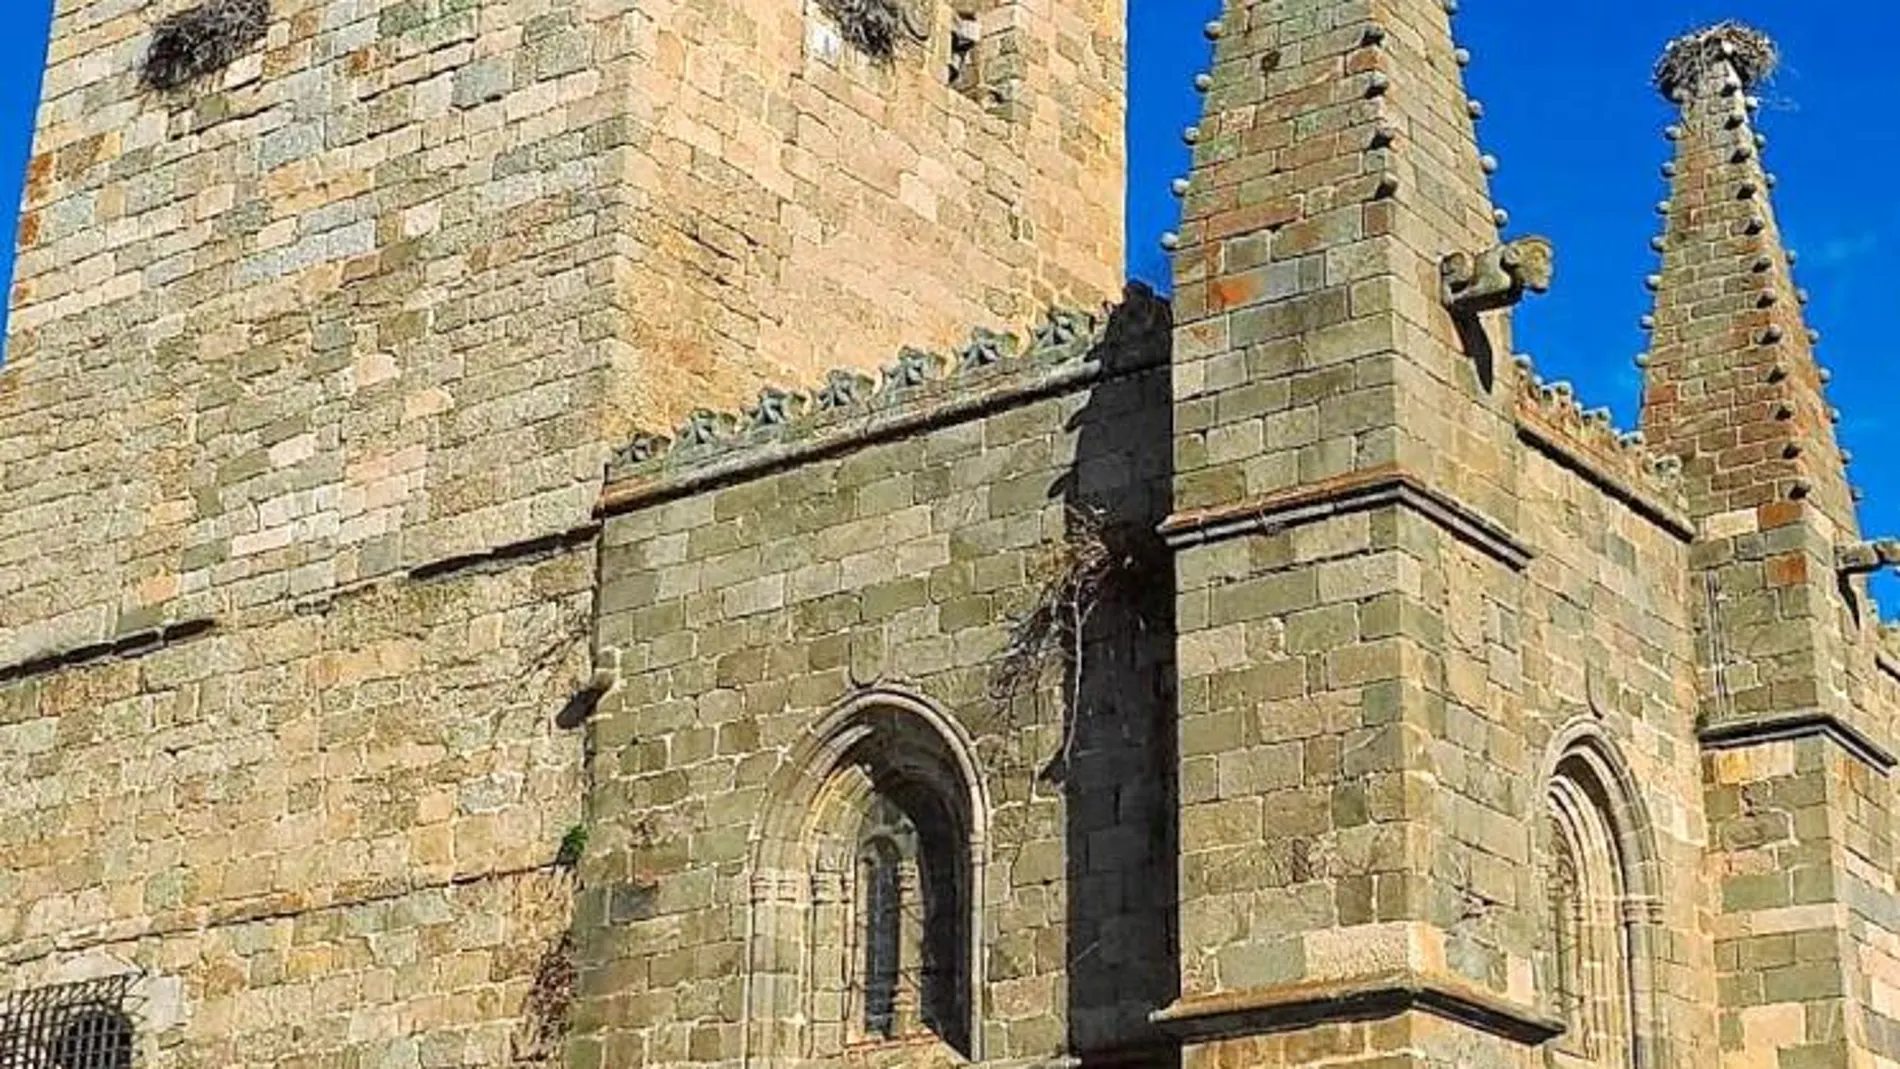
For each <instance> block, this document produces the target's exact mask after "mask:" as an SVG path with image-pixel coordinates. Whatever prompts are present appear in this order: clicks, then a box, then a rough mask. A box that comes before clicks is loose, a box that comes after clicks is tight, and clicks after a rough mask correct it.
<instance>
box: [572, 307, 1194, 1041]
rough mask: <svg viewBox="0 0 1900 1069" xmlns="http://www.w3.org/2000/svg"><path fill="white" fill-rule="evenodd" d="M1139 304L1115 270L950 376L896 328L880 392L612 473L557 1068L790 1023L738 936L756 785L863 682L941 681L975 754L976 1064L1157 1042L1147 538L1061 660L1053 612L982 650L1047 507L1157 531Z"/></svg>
mask: <svg viewBox="0 0 1900 1069" xmlns="http://www.w3.org/2000/svg"><path fill="white" fill-rule="evenodd" d="M1162 312H1163V310H1162V309H1160V308H1158V307H1156V306H1155V305H1154V303H1153V301H1152V298H1141V297H1137V298H1136V299H1134V300H1133V301H1131V302H1130V304H1128V305H1125V306H1124V307H1123V309H1122V310H1121V311H1120V312H1118V313H1117V315H1116V319H1115V320H1114V323H1113V325H1103V326H1101V327H1097V326H1092V325H1091V324H1090V323H1089V322H1088V321H1087V320H1084V319H1081V318H1078V317H1074V316H1066V315H1065V316H1063V317H1060V318H1059V319H1057V320H1054V321H1052V322H1050V323H1049V324H1046V325H1045V327H1044V328H1043V329H1042V330H1041V331H1039V332H1038V335H1039V337H1038V340H1037V341H1035V342H1033V343H1031V346H1032V350H1031V352H1030V353H1029V354H1028V355H1026V356H1022V357H1013V356H1001V358H1000V359H998V360H997V361H996V362H994V363H990V362H988V360H989V356H988V355H986V354H991V353H996V354H1000V353H1001V352H1005V351H1007V348H1008V347H1007V346H1006V345H1002V344H1000V343H998V345H997V347H996V348H991V349H986V348H984V347H982V346H975V347H972V348H971V349H970V350H967V351H966V352H965V353H964V354H963V356H962V357H961V362H962V365H963V370H961V371H955V372H953V371H952V370H950V368H949V366H948V365H947V363H937V362H932V361H928V360H922V358H921V356H920V357H918V359H919V360H920V361H921V362H919V363H915V364H913V365H911V366H913V367H915V368H916V369H917V370H918V372H919V377H918V378H917V379H916V380H910V379H906V378H901V377H897V378H895V379H894V381H892V380H887V386H886V389H885V390H884V391H882V392H880V393H879V394H878V395H877V396H876V397H871V396H870V390H871V384H870V383H868V382H863V383H858V384H856V385H855V388H856V389H861V390H862V391H863V393H862V394H860V396H859V398H858V400H857V401H856V402H849V401H847V400H845V398H843V397H842V396H840V395H839V393H838V392H837V387H838V386H839V384H838V383H836V382H835V381H834V383H833V387H834V389H833V390H832V391H829V392H827V393H826V394H825V395H823V397H824V399H823V400H822V401H814V402H813V408H812V411H811V413H810V414H809V415H805V416H800V417H798V418H796V419H794V420H792V421H791V422H789V423H784V424H775V425H767V426H763V427H759V428H757V429H754V430H752V431H750V432H732V433H734V434H735V435H736V436H735V437H733V438H731V439H724V440H714V441H711V442H706V443H691V442H689V443H682V444H678V445H675V446H674V447H673V449H672V450H671V451H669V452H667V453H665V454H663V455H661V456H658V457H655V458H652V459H647V460H644V461H638V462H633V463H629V464H627V465H625V466H623V467H620V468H618V469H617V470H616V473H615V474H614V476H613V478H612V482H611V486H610V489H609V491H608V496H607V499H606V500H607V505H606V508H607V509H608V511H609V513H610V518H609V519H608V520H607V521H606V527H605V530H604V532H603V537H602V545H603V549H602V571H601V618H600V633H599V639H598V641H599V643H600V645H601V646H602V648H603V649H606V648H612V649H616V650H618V651H619V654H618V655H619V657H620V663H621V665H622V670H623V673H624V680H625V681H624V684H623V686H622V688H621V689H620V690H618V691H616V692H614V693H613V694H611V695H610V696H609V697H608V698H607V699H606V701H605V702H604V703H603V705H602V710H601V712H600V714H599V716H598V717H597V719H596V720H595V722H594V723H593V724H592V726H591V727H590V729H589V730H590V750H591V753H592V755H593V757H592V762H591V768H592V775H593V781H594V787H593V794H592V806H593V811H592V819H593V821H594V822H595V823H594V826H593V829H592V835H593V839H592V842H593V843H594V844H595V846H594V847H593V848H590V855H589V860H588V862H587V863H586V864H585V865H584V866H583V875H584V877H585V880H586V883H587V888H588V890H587V894H586V896H585V898H584V901H583V904H582V913H581V916H582V923H581V930H582V931H583V932H584V933H585V935H584V938H585V939H586V940H587V941H588V942H587V943H586V944H585V945H584V946H583V947H582V952H583V955H582V960H583V972H582V978H581V982H582V1003H581V1007H580V1009H579V1010H578V1013H579V1024H580V1028H581V1030H582V1035H583V1039H582V1041H581V1043H580V1045H579V1046H578V1047H577V1048H576V1058H577V1064H585V1065H594V1064H603V1065H621V1064H636V1063H638V1064H648V1065H672V1064H681V1063H684V1062H688V1061H691V1062H695V1063H711V1064H739V1063H740V1061H741V1059H742V1058H745V1057H749V1058H751V1059H752V1061H753V1062H754V1063H756V1064H791V1063H792V1060H794V1059H795V1057H796V1054H797V1050H795V1049H794V1050H788V1049H786V1047H787V1045H788V1044H789V1045H791V1046H793V1047H796V1046H797V1044H798V1043H799V1042H800V1041H799V1040H795V1039H794V1040H784V1041H781V1040H780V1038H779V1037H778V1036H777V1035H776V1034H775V1030H782V1029H783V1028H784V1027H785V1026H786V1025H787V1024H789V1023H790V1022H791V1020H792V1019H793V1018H794V1017H795V1016H796V1014H797V1010H798V1007H799V1005H800V1004H799V1003H798V1002H797V997H798V995H797V993H796V992H795V991H792V990H789V989H788V990H785V991H784V994H783V997H782V998H781V999H779V1000H776V1001H775V1000H774V998H773V997H772V996H771V995H770V994H769V992H770V991H774V990H778V989H777V988H773V987H771V986H770V985H769V984H768V981H770V980H772V977H770V976H764V975H761V964H760V963H761V962H763V961H764V960H766V957H768V956H772V955H773V954H774V953H775V952H774V951H773V950H772V949H771V948H770V946H765V947H761V946H758V945H755V940H756V939H759V938H765V939H768V940H769V939H770V938H771V936H770V934H769V931H768V930H767V929H764V928H762V927H760V925H761V921H760V915H761V912H762V910H764V909H765V908H766V906H765V905H763V904H762V903H764V902H765V901H766V898H762V897H761V896H766V897H769V892H768V889H766V888H764V887H762V885H761V877H762V873H761V871H760V863H759V856H760V855H759V853H758V851H759V849H760V843H761V840H762V837H767V833H768V829H769V828H770V827H771V826H772V824H773V822H774V821H775V820H777V821H784V822H787V823H789V824H791V825H799V824H800V823H801V822H803V821H805V820H808V819H810V818H809V817H807V816H806V815H804V814H802V813H798V812H794V813H790V814H780V815H778V816H775V815H774V814H775V813H778V811H780V810H782V809H784V807H785V805H786V797H787V795H786V792H788V791H790V792H796V791H797V790H799V789H801V788H800V784H799V781H798V776H797V773H798V772H799V771H800V770H801V766H800V764H799V758H798V755H799V753H800V751H801V750H802V749H804V748H806V747H808V746H809V744H810V741H811V739H812V738H813V736H814V735H815V734H818V733H821V732H822V727H823V725H824V724H825V723H826V722H827V715H828V714H829V713H831V712H832V711H833V710H836V709H838V708H839V707H840V706H841V705H843V704H845V703H848V702H849V701H851V700H852V699H854V698H855V699H860V700H862V699H864V698H865V696H866V695H870V696H872V698H873V700H874V701H875V700H880V699H876V697H875V696H876V695H880V694H888V695H892V697H890V698H889V699H888V701H890V702H892V703H897V704H908V703H911V702H913V701H915V702H922V703H927V704H928V705H930V706H932V707H935V708H936V709H938V710H941V711H942V713H943V715H945V716H947V717H949V718H951V719H952V720H953V721H954V723H955V725H957V727H956V731H957V732H958V733H960V734H967V736H968V737H969V738H970V739H971V740H972V743H973V754H974V760H975V763H976V765H977V766H978V767H979V768H980V780H981V782H980V784H978V785H977V787H978V790H979V793H980V794H982V795H984V796H986V797H987V799H988V805H989V808H990V814H989V819H988V820H987V821H986V822H983V823H984V826H982V827H979V828H976V829H974V834H975V836H976V837H977V838H978V839H980V841H981V842H982V843H983V844H985V848H984V854H985V855H986V856H985V857H984V858H983V859H982V860H983V864H982V865H981V870H982V871H983V872H984V873H986V876H985V878H984V880H983V882H982V885H981V886H980V887H979V888H977V889H976V890H975V894H976V896H977V904H978V905H980V913H979V917H980V923H979V938H978V945H979V947H980V949H979V951H978V954H979V956H980V959H981V968H980V969H978V970H977V972H978V975H979V976H982V977H985V978H986V979H985V980H983V981H982V982H981V983H980V984H979V986H980V988H981V990H980V991H979V993H978V1002H979V1008H978V1011H977V1015H976V1016H977V1040H976V1047H977V1049H978V1052H979V1054H980V1057H981V1059H983V1060H985V1061H989V1062H997V1063H1006V1064H1025V1063H1031V1062H1034V1061H1035V1060H1037V1059H1052V1058H1058V1057H1059V1056H1061V1055H1063V1054H1064V1053H1066V1052H1072V1051H1078V1050H1096V1051H1101V1050H1120V1051H1122V1052H1124V1053H1127V1052H1129V1051H1131V1050H1132V1051H1136V1052H1139V1051H1140V1050H1141V1049H1142V1048H1143V1047H1144V1045H1145V1044H1147V1043H1149V1042H1151V1041H1152V1039H1153V1037H1152V1035H1151V1033H1150V1030H1149V1029H1148V1028H1147V1026H1146V1021H1145V1014H1146V1013H1147V1011H1148V1010H1150V1009H1152V1008H1153V1007H1154V1006H1157V1005H1160V1004H1163V1003H1165V1002H1166V1001H1167V1000H1168V998H1169V997H1170V996H1171V987H1172V984H1173V967H1172V961H1173V944H1172V927H1173V926H1172V924H1171V917H1170V915H1171V912H1172V904H1171V903H1172V890H1171V885H1172V879H1171V877H1170V875H1169V873H1170V872H1171V870H1172V859H1173V857H1174V845H1173V842H1172V838H1171V831H1170V830H1169V829H1170V828H1171V824H1172V810H1173V804H1174V803H1173V799H1172V797H1171V794H1172V786H1171V785H1172V782H1173V776H1172V756H1171V745H1170V740H1171V730H1170V729H1169V723H1170V711H1171V706H1172V694H1171V689H1170V680H1171V676H1172V671H1171V664H1170V662H1171V655H1172V628H1171V625H1170V622H1169V621H1170V613H1169V611H1168V596H1167V595H1168V586H1169V584H1168V582H1167V572H1166V565H1165V563H1164V562H1159V563H1158V562H1157V561H1156V559H1155V558H1153V557H1152V556H1142V555H1140V553H1139V551H1138V550H1137V549H1134V548H1131V549H1130V550H1129V552H1130V553H1131V554H1135V555H1137V556H1139V557H1140V561H1139V563H1137V564H1134V565H1131V567H1132V568H1135V569H1137V570H1138V571H1139V574H1136V575H1134V576H1132V578H1133V579H1134V580H1135V581H1134V582H1132V583H1130V582H1129V579H1130V578H1131V577H1130V576H1126V575H1124V576H1121V577H1120V579H1119V580H1118V582H1119V583H1120V584H1121V591H1120V592H1119V593H1111V594H1109V595H1105V596H1104V597H1103V599H1102V600H1101V602H1100V604H1101V606H1102V607H1101V608H1100V610H1099V611H1098V612H1097V613H1096V614H1094V615H1092V616H1091V617H1089V618H1088V619H1087V621H1086V624H1085V628H1084V631H1083V633H1082V652H1081V673H1080V675H1079V676H1077V675H1075V674H1074V671H1073V669H1072V668H1069V667H1065V666H1066V665H1068V664H1070V660H1071V656H1072V653H1071V651H1072V649H1073V647H1072V646H1070V645H1069V642H1068V641H1066V640H1064V635H1065V634H1068V636H1069V637H1070V638H1072V637H1073V636H1072V633H1065V632H1062V631H1061V630H1060V624H1059V622H1058V623H1057V627H1058V631H1057V632H1056V633H1055V634H1053V635H1051V636H1050V637H1052V638H1056V639H1057V641H1055V642H1053V643H1051V644H1049V645H1046V646H1041V645H1037V646H1032V653H1031V654H1030V655H1029V656H1026V657H1023V656H1019V657H1011V655H1010V654H1009V652H1008V651H1009V649H1010V648H1011V644H1012V636H1015V635H1021V634H1025V633H1029V632H1024V631H1023V630H1021V629H1022V628H1023V627H1024V626H1025V624H1026V623H1027V624H1028V625H1029V626H1030V627H1032V628H1033V627H1034V626H1035V621H1036V620H1037V608H1038V605H1039V604H1040V603H1041V602H1040V601H1039V598H1040V596H1041V593H1042V591H1043V589H1044V586H1043V584H1045V583H1047V582H1049V581H1050V580H1051V579H1052V578H1054V577H1055V576H1057V575H1059V574H1061V565H1060V561H1061V560H1062V558H1063V551H1062V547H1063V546H1064V545H1065V543H1067V542H1068V541H1069V540H1070V539H1071V538H1072V537H1075V536H1077V535H1078V534H1079V531H1078V529H1077V527H1076V515H1077V511H1076V510H1078V509H1079V510H1083V511H1086V510H1088V509H1089V508H1090V507H1096V508H1100V509H1102V510H1103V518H1104V520H1105V521H1106V524H1107V529H1108V530H1110V531H1112V532H1115V534H1114V535H1113V536H1112V537H1113V538H1114V539H1117V540H1119V539H1129V538H1132V542H1131V543H1129V544H1130V545H1131V546H1133V547H1140V546H1142V545H1146V546H1148V547H1149V552H1150V553H1151V552H1152V546H1153V543H1152V539H1151V538H1146V539H1144V538H1143V537H1141V536H1142V535H1144V534H1145V533H1146V532H1150V531H1152V529H1153V527H1154V524H1155V523H1156V522H1157V521H1158V517H1159V516H1160V514H1161V512H1162V510H1164V509H1165V507H1166V501H1167V484H1166V474H1167V456H1168V452H1167V443H1168V440H1169V430H1168V427H1167V420H1168V415H1169V409H1168V406H1167V404H1166V403H1165V398H1166V396H1167V387H1166V377H1165V373H1164V371H1163V369H1162V368H1161V366H1160V364H1161V362H1162V361H1164V360H1165V344H1166V328H1165V321H1164V320H1161V319H1158V318H1157V317H1159V316H1160V315H1161V314H1162ZM979 340H981V339H979ZM990 340H991V341H995V339H993V338H992V339H990ZM1158 347H1159V348H1158ZM844 387H845V388H846V389H851V388H854V387H853V386H852V384H850V383H846V384H844ZM1116 544H1118V545H1119V544H1123V543H1122V542H1120V541H1117V542H1116ZM1131 599H1132V600H1131ZM1058 620H1059V618H1058ZM1043 622H1044V623H1051V622H1055V621H1050V620H1048V619H1046V618H1045V619H1044V620H1043ZM1011 669H1016V670H1017V672H1016V674H1017V676H1018V677H1019V678H1018V679H1017V681H1016V682H1015V683H1014V685H1010V684H1008V683H1007V682H1006V679H1005V677H1007V676H1008V675H1009V673H1010V670H1011ZM906 696H907V697H906ZM818 771H819V773H820V774H822V771H823V770H822V769H820V770H818ZM794 796H795V795H794ZM785 876H786V878H787V879H790V880H793V881H806V880H811V879H812V878H813V876H814V874H813V873H810V872H804V871H799V872H791V873H786V874H785ZM782 937H783V938H786V939H791V938H793V936H792V935H791V934H790V933H789V932H787V933H784V934H783V936H782ZM748 963H750V965H748ZM775 1043H777V1044H779V1045H777V1046H773V1044H775ZM859 1054H860V1056H861V1057H863V1058H866V1059H869V1061H870V1063H871V1064H877V1063H879V1061H880V1059H881V1060H883V1061H890V1060H891V1059H893V1058H894V1059H896V1061H895V1062H892V1064H906V1065H908V1064H924V1063H923V1062H917V1061H910V1060H906V1059H910V1058H927V1057H928V1056H929V1055H928V1051H926V1050H919V1049H916V1048H904V1047H900V1048H897V1049H894V1050H881V1049H880V1048H878V1047H876V1046H875V1045H872V1046H870V1047H868V1048H863V1049H861V1050H860V1052H859Z"/></svg>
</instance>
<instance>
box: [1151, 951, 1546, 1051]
mask: <svg viewBox="0 0 1900 1069" xmlns="http://www.w3.org/2000/svg"><path fill="white" fill-rule="evenodd" d="M1412 1011H1417V1012H1421V1013H1430V1014H1433V1015H1435V1016H1438V1017H1443V1018H1446V1019H1448V1020H1452V1021H1457V1022H1459V1023H1461V1024H1465V1025H1469V1026H1471V1027H1472V1028H1476V1029H1478V1030H1479V1031H1482V1032H1488V1033H1490V1034H1492V1035H1496V1036H1501V1037H1503V1038H1505V1039H1511V1040H1516V1041H1517V1042H1519V1043H1523V1044H1526V1045H1535V1044H1539V1043H1543V1042H1545V1041H1547V1040H1550V1039H1552V1038H1554V1037H1556V1036H1558V1035H1561V1034H1562V1033H1563V1025H1562V1024H1561V1023H1560V1022H1558V1021H1555V1020H1552V1019H1550V1018H1548V1017H1545V1016H1543V1015H1542V1014H1540V1013H1538V1012H1536V1011H1535V1010H1533V1009H1531V1008H1530V1007H1527V1006H1521V1005H1518V1004H1516V1003H1514V1002H1511V1001H1509V1000H1507V999H1503V998H1500V997H1498V996H1496V995H1493V994H1491V993H1489V992H1486V991H1481V990H1479V989H1477V988H1475V987H1471V986H1469V985H1467V984H1464V983H1461V982H1459V981H1456V980H1453V979H1450V978H1449V977H1443V976H1431V975H1426V974H1424V973H1420V972H1416V971H1413V970H1409V969H1407V970H1394V971H1390V972H1381V973H1374V974H1371V975H1368V976H1362V977H1355V978H1351V979H1346V980H1326V981H1318V982H1312V983H1300V984H1288V985H1284V986H1281V987H1272V988H1256V989H1254V990H1251V991H1238V992H1232V993H1228V994H1221V995H1207V996H1200V997H1195V998H1185V999H1182V1000H1180V1001H1179V1002H1176V1003H1175V1004H1174V1005H1172V1006H1169V1007H1167V1008H1166V1009H1163V1010H1159V1011H1157V1012H1155V1013H1154V1014H1152V1015H1150V1019H1151V1020H1152V1021H1154V1022H1155V1023H1156V1024H1157V1025H1159V1026H1161V1027H1162V1028H1164V1029H1166V1030H1168V1031H1169V1032H1171V1033H1173V1034H1174V1035H1176V1036H1178V1037H1179V1038H1181V1039H1183V1040H1189V1041H1196V1042H1206V1041H1209V1040H1217V1039H1233V1038H1237V1037H1241V1036H1252V1035H1261V1034H1265V1033H1270V1032H1288V1031H1295V1030H1298V1029H1302V1028H1311V1027H1314V1026H1316V1025H1322V1024H1334V1023H1338V1022H1344V1021H1369V1020H1379V1019H1383V1018H1387V1017H1396V1016H1398V1015H1399V1014H1402V1013H1407V1012H1412Z"/></svg>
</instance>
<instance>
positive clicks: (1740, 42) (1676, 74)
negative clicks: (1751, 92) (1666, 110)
mask: <svg viewBox="0 0 1900 1069" xmlns="http://www.w3.org/2000/svg"><path fill="white" fill-rule="evenodd" d="M1780 62H1781V52H1780V50H1779V49H1777V48H1776V47H1775V42H1774V40H1773V39H1771V38H1770V37H1769V36H1768V35H1767V34H1765V33H1763V32H1761V31H1760V30H1757V29H1755V28H1754V27H1752V26H1745V25H1743V24H1742V23H1739V22H1734V21H1729V22H1718V23H1716V24H1715V25H1713V26H1710V27H1707V28H1706V29H1701V30H1697V31H1695V32H1694V33H1688V34H1684V35H1683V36H1681V37H1678V38H1676V39H1675V40H1673V41H1671V42H1669V47H1667V48H1665V49H1664V50H1663V57H1662V59H1661V60H1659V61H1658V62H1657V63H1656V88H1657V89H1658V90H1660V91H1661V92H1662V95H1663V96H1665V97H1668V98H1669V99H1671V100H1674V99H1676V98H1677V97H1678V95H1679V94H1682V93H1686V92H1689V91H1691V90H1693V89H1694V88H1695V87H1696V86H1697V85H1698V84H1699V83H1700V82H1701V81H1702V78H1703V76H1704V75H1706V74H1707V73H1708V72H1709V71H1710V70H1711V69H1713V68H1715V67H1717V66H1719V65H1722V64H1727V65H1728V66H1730V67H1732V68H1733V69H1734V71H1735V73H1736V75H1737V76H1738V77H1740V78H1741V80H1742V84H1741V88H1743V89H1750V88H1753V87H1755V86H1757V85H1760V84H1761V83H1762V82H1765V81H1767V80H1768V79H1769V78H1770V77H1772V76H1773V75H1774V73H1775V67H1776V66H1777V65H1778V64H1779V63H1780Z"/></svg>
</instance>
